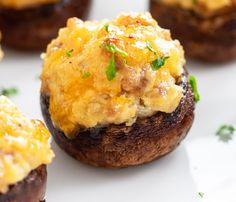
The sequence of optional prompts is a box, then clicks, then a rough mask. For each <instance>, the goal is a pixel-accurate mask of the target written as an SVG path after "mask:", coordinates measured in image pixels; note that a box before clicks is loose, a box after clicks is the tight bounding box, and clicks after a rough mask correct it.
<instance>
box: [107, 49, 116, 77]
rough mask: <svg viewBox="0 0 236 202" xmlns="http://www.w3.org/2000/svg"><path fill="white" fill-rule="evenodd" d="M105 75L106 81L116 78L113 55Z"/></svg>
mask: <svg viewBox="0 0 236 202" xmlns="http://www.w3.org/2000/svg"><path fill="white" fill-rule="evenodd" d="M106 75H107V79H108V81H111V80H113V79H114V78H115V77H116V65H115V54H114V53H113V54H112V56H111V60H110V62H109V65H108V66H107V70H106Z"/></svg>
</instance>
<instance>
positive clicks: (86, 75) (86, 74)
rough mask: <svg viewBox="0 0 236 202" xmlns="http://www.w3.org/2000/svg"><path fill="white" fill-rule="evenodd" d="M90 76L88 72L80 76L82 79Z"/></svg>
mask: <svg viewBox="0 0 236 202" xmlns="http://www.w3.org/2000/svg"><path fill="white" fill-rule="evenodd" d="M90 76H91V73H90V72H85V73H84V74H83V76H82V79H87V78H89V77H90Z"/></svg>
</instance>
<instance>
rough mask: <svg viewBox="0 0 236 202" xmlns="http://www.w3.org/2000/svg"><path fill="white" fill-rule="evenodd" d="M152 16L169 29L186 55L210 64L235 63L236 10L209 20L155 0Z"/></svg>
mask: <svg viewBox="0 0 236 202" xmlns="http://www.w3.org/2000/svg"><path fill="white" fill-rule="evenodd" d="M150 9H151V14H152V15H153V17H154V18H155V19H157V20H158V24H159V25H160V26H162V27H163V28H166V29H170V30H171V33H172V37H173V38H176V39H178V40H179V41H180V42H181V44H182V45H183V47H184V49H185V53H186V55H188V56H190V57H192V58H196V59H200V60H203V61H208V62H226V61H230V60H233V59H236V7H235V6H232V7H231V8H226V9H222V10H220V11H219V12H217V13H216V15H213V16H211V17H209V18H204V17H201V16H199V15H198V14H197V13H195V12H193V11H191V10H186V9H183V8H180V7H178V6H170V5H166V4H164V3H161V2H157V1H155V0H152V1H151V4H150Z"/></svg>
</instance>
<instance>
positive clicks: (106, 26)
mask: <svg viewBox="0 0 236 202" xmlns="http://www.w3.org/2000/svg"><path fill="white" fill-rule="evenodd" d="M103 28H104V30H105V31H106V32H109V24H105V25H104V27H103Z"/></svg>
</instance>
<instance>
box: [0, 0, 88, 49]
mask: <svg viewBox="0 0 236 202" xmlns="http://www.w3.org/2000/svg"><path fill="white" fill-rule="evenodd" d="M89 6H90V0H33V1H32V0H17V1H15V0H1V1H0V30H1V31H2V34H3V39H2V42H3V44H6V45H8V46H11V47H13V48H18V49H23V50H42V49H45V48H46V46H47V44H48V43H49V42H50V41H51V40H52V39H53V38H54V37H56V35H57V32H58V29H59V28H61V27H63V26H65V24H66V21H67V19H68V18H69V17H74V16H76V17H79V18H82V19H84V18H86V16H87V14H88V9H89Z"/></svg>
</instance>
